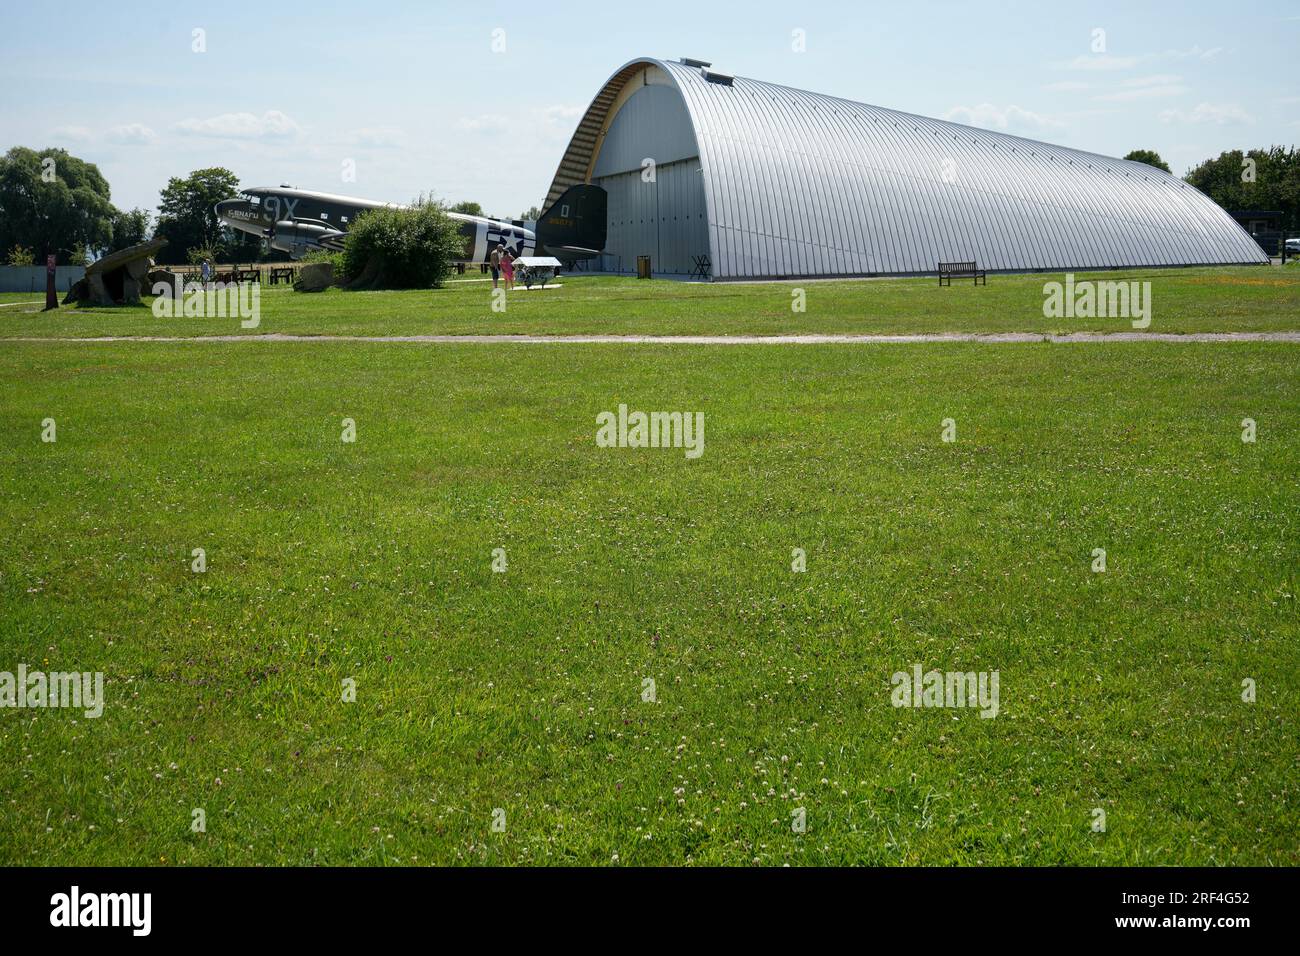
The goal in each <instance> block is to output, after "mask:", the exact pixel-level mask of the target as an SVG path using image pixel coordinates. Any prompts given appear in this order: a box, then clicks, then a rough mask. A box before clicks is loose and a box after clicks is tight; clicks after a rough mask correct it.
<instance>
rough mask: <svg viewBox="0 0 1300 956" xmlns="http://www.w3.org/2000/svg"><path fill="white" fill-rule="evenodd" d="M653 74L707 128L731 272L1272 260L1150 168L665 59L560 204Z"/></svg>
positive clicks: (708, 161) (721, 264)
mask: <svg viewBox="0 0 1300 956" xmlns="http://www.w3.org/2000/svg"><path fill="white" fill-rule="evenodd" d="M646 66H657V67H659V68H661V69H662V70H664V71H665V72H666V73H667V74H668V75H669V76H670V77H671V78H672V80H673V82H674V83H675V85H676V87H677V89H678V91H679V92H680V93H681V95H682V98H683V100H684V102H685V104H686V108H687V111H688V112H689V114H690V117H691V121H692V123H693V124H694V126H695V137H696V140H697V142H698V144H699V149H700V162H701V165H702V167H703V177H704V193H705V200H706V203H707V206H708V219H709V239H710V245H711V247H712V253H711V255H712V260H713V274H714V276H716V277H718V278H743V277H760V276H814V275H859V274H870V273H874V274H881V273H906V272H933V271H935V269H936V263H937V262H939V261H940V260H942V261H945V262H946V261H965V260H971V259H974V260H976V261H977V262H978V263H979V265H980V266H981V267H982V268H986V269H990V270H1030V269H1091V268H1113V267H1126V266H1155V265H1203V264H1227V263H1263V262H1267V261H1268V260H1267V257H1266V256H1265V255H1264V253H1263V252H1262V251H1261V250H1260V248H1259V246H1258V244H1256V243H1255V241H1254V240H1253V239H1251V238H1250V236H1249V235H1247V234H1246V232H1245V231H1244V230H1243V229H1242V228H1241V227H1240V226H1238V225H1237V224H1236V223H1235V222H1234V221H1233V220H1232V218H1231V217H1229V216H1228V214H1227V213H1226V212H1224V211H1223V210H1222V209H1221V208H1220V207H1219V206H1218V205H1217V204H1215V203H1214V202H1213V201H1212V200H1210V199H1209V198H1208V197H1207V196H1205V195H1204V194H1203V193H1201V192H1200V191H1198V190H1197V189H1195V188H1194V187H1192V186H1189V185H1188V184H1187V183H1185V182H1183V181H1182V180H1181V179H1178V178H1177V177H1175V176H1171V175H1169V174H1167V173H1164V172H1162V171H1160V170H1158V169H1155V168H1153V167H1151V166H1147V165H1145V164H1143V163H1135V162H1130V161H1127V160H1122V159H1113V158H1111V157H1108V156H1100V155H1097V154H1095V153H1086V152H1083V151H1080V150H1076V149H1069V148H1066V147H1064V146H1053V145H1051V144H1048V143H1041V142H1037V141H1035V140H1030V139H1023V138H1021V137H1018V136H1010V135H1007V134H1005V133H997V132H993V131H991V130H985V129H979V128H976V127H971V126H963V125H962V124H960V123H951V122H948V121H945V120H937V119H930V118H928V117H924V116H915V115H913V114H910V113H900V112H898V111H896V110H889V109H884V108H882V107H878V106H869V105H867V104H865V103H855V102H853V101H851V100H843V99H839V98H837V97H833V96H823V95H821V94H819V93H808V92H805V91H803V90H795V89H791V88H789V87H784V86H777V85H775V84H772V83H763V82H760V81H758V80H751V79H747V78H745V77H736V78H735V79H734V81H733V82H732V83H731V84H729V85H728V84H724V83H717V82H710V81H709V80H708V79H706V78H705V77H704V76H703V74H702V72H701V70H700V68H698V67H694V66H689V65H687V64H685V63H677V62H671V61H664V60H657V59H653V58H642V59H637V60H633V61H631V62H630V63H628V64H626V65H625V66H623V67H621V68H620V69H619V70H617V71H616V72H615V73H614V75H613V76H612V77H611V78H610V79H609V80H608V81H607V82H606V84H605V85H604V86H603V87H602V88H601V91H600V93H599V94H597V96H596V99H595V100H594V101H593V102H592V104H591V106H590V107H589V108H588V110H587V112H586V114H585V115H584V116H583V119H582V121H581V122H580V123H579V125H578V130H577V132H576V133H575V134H574V137H573V140H572V141H571V142H570V144H569V147H568V149H567V150H566V151H565V154H564V158H563V159H562V160H561V163H560V167H559V170H558V171H557V172H556V176H555V180H554V182H553V183H552V185H551V190H550V193H549V195H548V197H547V198H548V202H547V204H548V205H549V204H550V203H551V202H554V200H555V199H557V198H558V197H559V195H560V193H561V192H563V191H564V189H565V188H567V187H568V186H570V185H573V184H574V183H578V182H584V181H586V177H587V175H588V174H589V170H590V169H591V167H592V159H593V152H594V151H595V149H596V144H597V140H598V135H599V132H600V129H601V127H602V124H603V123H604V121H605V118H606V115H607V113H608V111H609V108H610V106H611V105H612V104H613V102H614V100H615V99H616V97H617V96H618V93H619V91H620V90H621V89H622V88H623V86H624V84H626V83H627V81H628V80H630V79H631V78H632V77H634V76H635V75H636V74H637V73H639V72H640V71H641V70H642V69H644V68H645V67H646ZM646 155H648V156H653V155H654V151H653V143H649V144H647V150H646Z"/></svg>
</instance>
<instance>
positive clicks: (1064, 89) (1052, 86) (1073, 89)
mask: <svg viewBox="0 0 1300 956" xmlns="http://www.w3.org/2000/svg"><path fill="white" fill-rule="evenodd" d="M1043 89H1044V90H1046V91H1047V92H1048V93H1078V92H1080V91H1082V90H1088V89H1092V84H1091V83H1084V82H1083V81H1082V80H1060V81H1058V82H1056V83H1048V84H1047V85H1046V86H1044V87H1043Z"/></svg>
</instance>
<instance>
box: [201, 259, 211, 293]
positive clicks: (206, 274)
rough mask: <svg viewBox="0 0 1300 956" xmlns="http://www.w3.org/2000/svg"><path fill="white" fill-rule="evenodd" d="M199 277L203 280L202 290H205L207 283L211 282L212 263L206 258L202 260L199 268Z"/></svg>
mask: <svg viewBox="0 0 1300 956" xmlns="http://www.w3.org/2000/svg"><path fill="white" fill-rule="evenodd" d="M199 275H200V276H201V277H202V278H203V288H205V289H206V288H207V287H208V283H209V282H211V281H212V263H211V262H209V261H208V259H207V258H204V260H203V262H202V264H201V265H200V266H199Z"/></svg>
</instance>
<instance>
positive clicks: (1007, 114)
mask: <svg viewBox="0 0 1300 956" xmlns="http://www.w3.org/2000/svg"><path fill="white" fill-rule="evenodd" d="M943 118H944V119H946V120H951V121H952V122H954V123H965V124H966V125H967V126H982V127H983V128H984V129H995V130H1003V131H1006V130H1044V129H1051V128H1054V127H1060V126H1064V125H1065V124H1064V123H1062V122H1061V121H1060V120H1057V119H1053V118H1051V117H1050V116H1043V115H1041V114H1039V113H1033V112H1031V111H1029V110H1026V109H1021V108H1020V107H1019V106H1015V105H1014V104H1013V105H1011V106H1008V107H1007V108H1006V109H1000V108H998V107H996V106H994V105H993V104H992V103H980V104H979V105H978V106H954V107H953V108H952V109H950V110H948V112H946V113H944V114H943Z"/></svg>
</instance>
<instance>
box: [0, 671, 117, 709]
mask: <svg viewBox="0 0 1300 956" xmlns="http://www.w3.org/2000/svg"><path fill="white" fill-rule="evenodd" d="M0 707H14V708H17V709H27V708H40V707H70V708H72V709H74V710H82V711H83V712H84V713H85V715H86V716H87V717H92V718H93V717H98V716H100V715H101V714H103V713H104V675H103V673H102V672H100V671H96V672H95V673H93V674H92V673H91V672H89V671H82V672H78V671H69V672H66V673H65V672H61V671H51V672H50V673H48V674H46V673H45V672H44V671H28V670H27V665H26V664H19V665H18V673H17V674H14V673H12V672H10V671H0Z"/></svg>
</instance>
